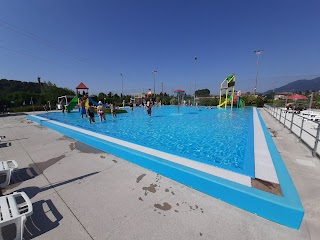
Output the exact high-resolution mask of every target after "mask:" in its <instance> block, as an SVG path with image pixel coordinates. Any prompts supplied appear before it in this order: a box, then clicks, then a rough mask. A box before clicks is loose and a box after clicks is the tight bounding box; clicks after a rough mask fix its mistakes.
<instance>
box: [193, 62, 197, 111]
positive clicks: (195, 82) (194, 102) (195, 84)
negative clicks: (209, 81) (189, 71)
mask: <svg viewBox="0 0 320 240" xmlns="http://www.w3.org/2000/svg"><path fill="white" fill-rule="evenodd" d="M194 60H195V70H194V99H193V105H194V106H195V105H196V91H197V61H198V57H197V56H195V57H194Z"/></svg>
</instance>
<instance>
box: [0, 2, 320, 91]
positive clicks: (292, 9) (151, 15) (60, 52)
mask: <svg viewBox="0 0 320 240" xmlns="http://www.w3.org/2000/svg"><path fill="white" fill-rule="evenodd" d="M319 9H320V2H319V1H297V0H294V1H289V0H282V1H275V0H271V1H245V0H244V1H210V0H208V1H206V0H203V1H201V0H198V1H188V0H186V1H180V0H179V1H174V0H162V1H157V0H152V1H151V0H148V1H147V0H145V1H138V0H132V1H124V0H117V1H102V0H101V1H83V0H68V1H65V0H54V1H53V0H52V1H49V0H47V1H43V0H29V1H23V0H12V1H1V8H0V36H1V37H0V56H1V57H0V78H6V79H15V80H21V81H36V79H37V76H41V77H42V80H44V81H51V82H53V83H55V84H57V85H58V86H61V87H68V88H71V89H74V88H75V87H76V86H77V85H78V84H79V83H80V82H81V81H82V82H84V83H85V84H86V85H87V86H88V87H89V88H90V89H89V92H90V93H99V92H106V93H108V92H110V91H111V92H117V93H120V92H121V90H122V78H121V75H120V73H122V74H123V89H124V91H123V92H124V93H125V94H130V93H133V92H142V91H147V90H148V89H149V88H151V89H153V85H154V78H153V75H152V71H153V70H157V74H156V77H155V79H156V92H157V93H159V92H160V91H161V88H162V86H163V88H164V90H165V91H166V92H168V93H172V90H175V89H183V90H185V91H186V92H187V93H190V92H194V88H195V82H196V86H197V89H203V88H208V89H210V91H211V92H212V93H218V92H219V86H220V83H221V81H223V79H224V78H225V77H226V76H227V75H229V74H231V73H235V74H236V77H237V83H236V88H237V89H238V90H241V91H242V92H247V91H250V92H253V89H254V85H255V77H256V61H257V57H256V55H255V54H254V53H253V51H254V50H258V49H263V50H264V53H263V54H262V55H261V56H260V64H259V79H258V86H257V91H258V92H259V91H266V90H269V89H272V88H273V86H274V85H275V86H276V87H280V86H282V85H284V84H286V83H288V82H290V81H293V80H297V79H311V78H314V77H317V76H319V75H320V59H319V56H320V31H319V29H320V26H319V25H320V20H319ZM195 56H197V58H198V60H197V61H195V59H194V57H195Z"/></svg>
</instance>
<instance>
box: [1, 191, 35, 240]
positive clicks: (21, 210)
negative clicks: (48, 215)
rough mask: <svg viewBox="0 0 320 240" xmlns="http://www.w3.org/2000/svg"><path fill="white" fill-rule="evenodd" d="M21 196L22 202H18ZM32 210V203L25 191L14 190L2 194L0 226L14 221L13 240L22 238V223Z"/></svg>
mask: <svg viewBox="0 0 320 240" xmlns="http://www.w3.org/2000/svg"><path fill="white" fill-rule="evenodd" d="M21 198H22V199H23V200H24V202H22V203H20V202H21V200H20V199H21ZM17 199H18V202H19V204H18V203H17ZM32 212H33V208H32V203H31V201H30V198H29V197H28V196H27V194H26V193H25V192H14V193H12V194H9V195H6V196H2V197H0V228H2V227H5V226H7V225H10V224H12V223H14V224H15V225H16V237H15V240H22V239H23V231H24V224H25V222H26V220H27V217H28V216H30V215H31V214H32Z"/></svg>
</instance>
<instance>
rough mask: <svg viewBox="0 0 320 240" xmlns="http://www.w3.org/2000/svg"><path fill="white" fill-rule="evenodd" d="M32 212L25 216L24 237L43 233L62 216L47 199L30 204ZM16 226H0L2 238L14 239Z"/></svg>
mask: <svg viewBox="0 0 320 240" xmlns="http://www.w3.org/2000/svg"><path fill="white" fill-rule="evenodd" d="M32 206H33V214H32V215H31V216H30V217H28V218H27V221H26V224H25V228H24V234H23V236H24V239H25V240H27V239H33V238H36V237H38V236H39V235H41V234H44V233H46V232H48V231H50V230H52V229H54V228H56V227H57V226H59V222H60V221H61V219H62V218H63V217H62V215H61V214H60V213H59V211H58V210H57V208H56V207H55V206H54V204H53V202H52V201H51V200H50V199H49V200H40V201H38V202H35V203H33V204H32ZM15 233H16V226H15V224H10V225H8V226H5V227H3V228H2V237H3V239H7V240H9V239H15V237H16V236H15V235H16V234H15Z"/></svg>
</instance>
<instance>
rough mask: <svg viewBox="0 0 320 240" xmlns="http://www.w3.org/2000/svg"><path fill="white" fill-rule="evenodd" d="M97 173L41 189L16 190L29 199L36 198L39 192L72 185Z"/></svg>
mask: <svg viewBox="0 0 320 240" xmlns="http://www.w3.org/2000/svg"><path fill="white" fill-rule="evenodd" d="M97 173H99V172H94V173H89V174H86V175H83V176H80V177H76V178H72V179H70V180H67V181H63V182H59V183H54V184H51V185H49V186H47V187H43V188H39V187H26V188H21V189H19V190H18V192H25V193H26V194H27V195H28V197H29V198H30V199H32V198H33V197H34V196H36V195H37V194H38V193H40V192H44V191H46V190H49V189H52V188H55V187H59V186H62V185H65V184H68V183H72V182H75V181H77V180H81V179H84V178H86V177H90V176H93V175H95V174H97Z"/></svg>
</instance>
